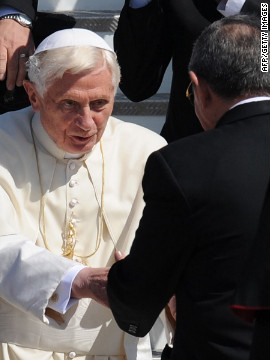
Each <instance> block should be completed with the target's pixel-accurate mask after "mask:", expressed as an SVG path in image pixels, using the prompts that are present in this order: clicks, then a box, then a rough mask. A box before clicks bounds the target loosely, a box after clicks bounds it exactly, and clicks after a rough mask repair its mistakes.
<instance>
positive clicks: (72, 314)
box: [0, 107, 166, 360]
mask: <svg viewBox="0 0 270 360" xmlns="http://www.w3.org/2000/svg"><path fill="white" fill-rule="evenodd" d="M31 122H32V128H33V136H34V139H35V143H36V152H35V149H34V146H33V139H32V135H31V130H30V123H31ZM0 139H1V141H0V209H1V211H0V342H1V344H0V359H1V360H18V359H20V360H67V359H70V358H75V359H77V360H109V359H110V360H122V359H128V360H136V359H137V360H139V359H140V360H147V359H151V349H150V342H149V337H148V336H147V337H146V338H143V339H138V338H135V337H133V336H130V335H128V334H126V333H124V332H122V331H121V330H120V329H119V328H118V326H117V325H116V323H115V321H114V319H113V317H112V314H111V311H110V310H109V309H107V308H105V307H103V306H101V305H99V304H98V303H96V302H95V301H92V300H90V299H81V300H79V301H78V302H77V304H76V305H74V306H72V307H71V308H70V309H69V310H68V311H67V313H66V314H65V315H63V320H64V322H63V323H62V324H58V323H57V322H56V321H55V320H53V319H51V318H49V317H47V316H46V315H45V309H46V307H47V305H48V303H49V301H51V298H52V296H53V299H54V301H57V294H55V290H56V289H57V287H58V285H59V283H60V281H61V279H62V278H63V276H64V275H65V274H66V272H67V271H68V270H70V269H71V268H72V267H73V266H74V265H76V264H77V263H76V262H75V261H72V260H69V259H66V258H64V257H62V256H61V254H62V250H61V248H62V246H63V239H64V238H65V236H66V233H67V225H68V222H69V221H70V220H71V219H73V223H74V226H75V228H76V236H77V239H78V241H77V243H76V247H75V259H78V260H80V259H81V257H83V256H88V255H89V254H91V253H93V252H94V251H95V249H96V247H97V244H96V242H97V238H98V228H99V217H100V209H101V198H102V194H103V195H104V206H103V212H104V217H103V231H102V237H101V244H100V246H99V247H98V250H97V252H96V253H95V255H93V256H89V257H87V258H86V261H87V264H88V265H89V266H93V267H103V266H110V265H111V264H112V263H113V262H114V249H115V248H114V244H116V247H117V249H118V250H121V251H122V252H123V253H125V254H127V253H128V252H129V249H130V246H131V243H132V240H133V238H134V234H135V230H136V228H137V227H138V224H139V220H140V217H141V215H142V210H143V207H144V202H143V195H142V188H141V181H142V177H143V173H144V166H145V162H146V160H147V158H148V156H149V155H150V153H151V152H153V151H154V150H157V149H159V148H161V147H162V146H164V145H165V144H166V142H165V140H164V139H163V138H161V137H160V136H159V135H157V134H155V133H153V132H151V131H150V130H147V129H145V128H143V127H140V126H137V125H134V124H130V123H125V122H123V121H120V120H118V119H116V118H114V117H110V118H109V121H108V124H107V127H106V130H105V132H104V135H103V137H102V145H103V153H104V165H105V166H104V167H105V173H104V174H105V176H104V180H103V179H102V177H103V170H102V164H103V160H102V153H101V149H100V145H99V144H96V145H95V147H94V148H93V149H92V151H91V152H89V153H88V154H86V155H84V156H82V157H81V158H79V159H72V158H68V159H66V158H65V155H66V154H65V152H64V151H63V150H60V149H59V148H57V146H56V144H55V143H54V142H53V141H52V140H51V139H50V138H49V136H48V135H47V133H46V132H45V131H44V129H43V127H42V125H41V122H40V118H39V114H34V113H33V111H32V108H30V107H29V108H26V109H23V110H20V111H17V112H13V113H8V114H5V115H2V116H1V117H0ZM36 154H37V158H38V164H37V159H36ZM41 199H42V201H41ZM42 232H43V235H44V234H45V240H44V236H41V233H42ZM46 240H47V248H48V249H44V248H46V245H45V243H44V241H46ZM37 245H38V246H37ZM142 296H143V295H142Z"/></svg>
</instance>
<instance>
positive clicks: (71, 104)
mask: <svg viewBox="0 0 270 360" xmlns="http://www.w3.org/2000/svg"><path fill="white" fill-rule="evenodd" d="M63 104H64V106H66V107H67V108H71V107H74V106H75V101H73V100H64V102H63Z"/></svg>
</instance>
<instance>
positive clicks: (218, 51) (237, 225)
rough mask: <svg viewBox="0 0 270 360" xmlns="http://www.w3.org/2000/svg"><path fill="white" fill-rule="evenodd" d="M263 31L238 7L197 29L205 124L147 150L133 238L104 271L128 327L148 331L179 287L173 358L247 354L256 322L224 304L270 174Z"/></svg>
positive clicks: (192, 68) (193, 73)
mask: <svg viewBox="0 0 270 360" xmlns="http://www.w3.org/2000/svg"><path fill="white" fill-rule="evenodd" d="M260 35H261V32H260V24H259V23H258V22H257V21H256V19H255V18H251V17H248V16H243V15H237V16H234V17H228V18H223V19H222V20H219V21H217V22H215V23H213V24H212V25H210V26H209V27H208V28H207V29H206V30H205V31H203V33H202V35H201V36H200V37H199V38H198V40H197V42H196V44H195V47H194V50H193V53H192V57H191V60H190V63H189V74H190V78H191V81H192V88H193V92H194V103H195V111H196V114H197V116H198V118H199V120H200V122H201V124H202V127H203V128H204V130H206V131H205V132H202V133H200V134H196V135H193V136H189V137H186V138H184V139H181V140H178V141H175V142H173V143H171V144H169V145H168V146H166V147H165V148H163V149H161V150H159V151H157V152H155V153H153V154H152V155H150V157H149V159H148V162H147V164H146V168H145V175H144V179H143V190H144V199H145V202H146V206H145V209H144V212H143V217H142V219H141V222H140V226H139V228H138V230H137V233H136V238H135V240H134V243H133V246H132V248H131V251H130V254H129V255H128V256H126V258H125V259H124V260H121V261H118V262H117V263H115V264H114V265H113V266H112V268H111V270H110V272H109V276H108V286H107V292H108V298H109V303H110V306H111V309H112V311H113V314H114V316H115V318H116V321H117V323H118V325H119V326H120V328H121V329H123V330H125V331H127V332H129V333H130V334H132V335H135V336H143V335H145V334H146V333H147V332H148V331H149V330H150V329H151V327H152V325H153V324H154V322H155V319H156V318H157V316H158V315H159V313H160V312H161V310H162V309H163V308H164V307H165V305H166V304H167V303H168V301H169V300H170V298H171V297H172V296H173V295H174V294H175V295H176V304H177V321H176V332H175V339H174V347H173V354H172V359H177V360H180V359H181V360H195V359H196V360H208V359H217V360H219V359H220V360H221V359H222V360H248V358H249V352H250V346H251V342H252V332H253V327H252V325H249V324H246V323H245V322H243V321H242V320H241V319H240V318H238V317H237V316H235V314H233V312H232V311H231V310H230V305H231V304H232V301H233V295H234V291H235V289H236V286H237V282H238V276H239V274H240V270H241V268H242V264H243V262H244V260H245V254H246V253H247V252H248V250H249V247H250V245H251V244H252V242H253V239H254V238H255V236H256V232H257V227H258V224H259V220H260V214H261V211H262V208H263V205H264V200H265V197H266V192H267V186H268V182H269V177H270V165H269V164H270V152H269V145H270V73H269V72H262V71H261V62H260V61H261V52H260ZM189 97H190V96H189ZM97 271H98V270H97Z"/></svg>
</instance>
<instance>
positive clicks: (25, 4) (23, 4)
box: [0, 0, 38, 20]
mask: <svg viewBox="0 0 270 360" xmlns="http://www.w3.org/2000/svg"><path fill="white" fill-rule="evenodd" d="M2 5H5V6H11V7H13V8H14V9H17V10H19V11H20V12H22V13H24V14H26V15H28V16H29V17H30V18H31V19H32V20H34V19H35V16H36V12H37V5H38V0H0V6H2Z"/></svg>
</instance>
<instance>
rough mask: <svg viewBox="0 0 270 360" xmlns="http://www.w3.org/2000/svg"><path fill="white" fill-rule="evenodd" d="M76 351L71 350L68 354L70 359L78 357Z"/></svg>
mask: <svg viewBox="0 0 270 360" xmlns="http://www.w3.org/2000/svg"><path fill="white" fill-rule="evenodd" d="M76 355H77V354H76V353H75V351H71V352H70V353H69V354H68V357H69V359H74V358H75V357H76Z"/></svg>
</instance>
